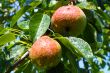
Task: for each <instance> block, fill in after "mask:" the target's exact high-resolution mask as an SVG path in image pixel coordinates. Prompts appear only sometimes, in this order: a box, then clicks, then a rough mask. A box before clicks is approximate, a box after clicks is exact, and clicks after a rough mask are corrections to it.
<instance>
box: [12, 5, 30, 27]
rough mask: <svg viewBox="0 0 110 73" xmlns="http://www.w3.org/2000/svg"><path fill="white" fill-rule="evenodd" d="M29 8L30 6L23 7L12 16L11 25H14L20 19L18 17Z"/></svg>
mask: <svg viewBox="0 0 110 73" xmlns="http://www.w3.org/2000/svg"><path fill="white" fill-rule="evenodd" d="M28 9H29V6H24V7H22V8H21V9H20V10H19V11H18V12H17V13H16V14H15V15H14V16H13V18H12V21H11V23H10V26H11V27H13V26H14V24H15V23H16V22H17V21H18V19H19V18H20V17H21V16H22V15H23V14H24V13H25V12H26V11H27V10H28Z"/></svg>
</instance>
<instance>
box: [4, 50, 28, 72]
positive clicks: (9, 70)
mask: <svg viewBox="0 0 110 73" xmlns="http://www.w3.org/2000/svg"><path fill="white" fill-rule="evenodd" d="M28 56H29V51H27V52H26V53H25V54H24V55H23V56H22V57H21V58H20V59H19V60H18V61H17V62H15V63H14V64H13V65H12V66H10V67H9V68H8V69H7V71H6V73H10V72H11V71H12V70H13V69H15V68H16V67H17V66H18V65H19V64H20V63H21V62H22V61H23V60H24V59H25V58H27V57H28Z"/></svg>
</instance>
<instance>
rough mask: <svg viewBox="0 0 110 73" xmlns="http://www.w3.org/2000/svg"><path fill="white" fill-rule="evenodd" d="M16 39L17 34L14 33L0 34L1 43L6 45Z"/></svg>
mask: <svg viewBox="0 0 110 73" xmlns="http://www.w3.org/2000/svg"><path fill="white" fill-rule="evenodd" d="M13 40H15V35H14V34H13V33H7V34H4V35H2V36H0V45H4V44H6V43H8V42H11V41H13Z"/></svg>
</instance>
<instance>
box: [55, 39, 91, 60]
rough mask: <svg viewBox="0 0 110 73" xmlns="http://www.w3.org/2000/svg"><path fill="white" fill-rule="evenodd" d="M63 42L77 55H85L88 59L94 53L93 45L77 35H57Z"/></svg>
mask: <svg viewBox="0 0 110 73" xmlns="http://www.w3.org/2000/svg"><path fill="white" fill-rule="evenodd" d="M56 39H58V40H59V41H60V42H61V43H63V44H64V46H66V47H67V48H68V49H69V50H70V51H71V52H72V53H73V54H75V55H76V56H77V57H82V56H83V57H84V58H86V59H89V58H92V57H93V53H92V50H91V47H90V46H89V44H88V43H87V42H85V41H84V40H82V39H80V38H76V37H69V38H65V37H56Z"/></svg>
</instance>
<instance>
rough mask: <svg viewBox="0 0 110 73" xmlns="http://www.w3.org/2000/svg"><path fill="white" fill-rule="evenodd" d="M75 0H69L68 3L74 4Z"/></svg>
mask: <svg viewBox="0 0 110 73" xmlns="http://www.w3.org/2000/svg"><path fill="white" fill-rule="evenodd" d="M76 1H77V0H69V2H70V5H75V4H76Z"/></svg>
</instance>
